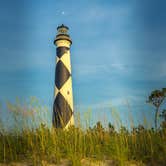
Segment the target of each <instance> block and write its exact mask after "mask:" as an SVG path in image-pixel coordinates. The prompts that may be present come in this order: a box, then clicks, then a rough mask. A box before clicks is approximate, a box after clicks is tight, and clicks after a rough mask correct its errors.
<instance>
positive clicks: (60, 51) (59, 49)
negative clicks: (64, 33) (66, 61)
mask: <svg viewBox="0 0 166 166" xmlns="http://www.w3.org/2000/svg"><path fill="white" fill-rule="evenodd" d="M68 50H69V48H68V47H64V46H63V47H57V49H56V55H57V56H58V57H59V58H61V57H62V56H63V54H65V53H67V51H68Z"/></svg>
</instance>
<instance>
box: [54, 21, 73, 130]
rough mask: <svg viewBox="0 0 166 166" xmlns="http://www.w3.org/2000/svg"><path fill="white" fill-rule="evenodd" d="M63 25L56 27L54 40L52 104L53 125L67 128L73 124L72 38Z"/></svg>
mask: <svg viewBox="0 0 166 166" xmlns="http://www.w3.org/2000/svg"><path fill="white" fill-rule="evenodd" d="M68 30H69V28H68V27H67V26H65V25H63V24H62V25H61V26H58V27H57V35H56V38H55V40H54V44H55V45H56V47H57V48H56V69H55V93H54V97H55V98H54V104H53V119H52V120H53V126H54V127H56V128H63V129H67V128H68V127H69V126H71V125H74V116H73V92H72V75H71V62H70V46H71V44H72V40H71V38H70V36H69V34H68Z"/></svg>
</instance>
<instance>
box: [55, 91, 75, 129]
mask: <svg viewBox="0 0 166 166" xmlns="http://www.w3.org/2000/svg"><path fill="white" fill-rule="evenodd" d="M72 114H73V113H72V110H71V108H70V106H69V104H68V103H67V101H66V100H65V98H64V97H63V95H62V94H61V93H60V92H59V93H58V94H57V96H56V98H55V101H54V106H53V125H54V127H56V128H64V127H65V126H66V125H67V123H68V122H69V120H70V118H71V116H72Z"/></svg>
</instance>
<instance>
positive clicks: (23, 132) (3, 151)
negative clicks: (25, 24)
mask: <svg viewBox="0 0 166 166" xmlns="http://www.w3.org/2000/svg"><path fill="white" fill-rule="evenodd" d="M34 100H35V99H33V100H32V101H31V102H30V103H31V104H29V105H28V106H27V105H26V106H25V105H22V104H21V103H19V102H17V104H11V103H9V102H8V103H7V110H8V111H9V112H10V116H11V117H10V118H8V121H5V123H6V125H7V124H8V125H7V126H8V127H6V126H5V125H4V124H5V123H4V121H3V119H2V116H0V117H1V120H0V163H11V162H22V163H23V162H26V163H28V165H37V166H38V165H49V164H55V165H56V164H57V165H58V164H59V163H60V162H61V161H62V160H63V159H66V160H67V161H69V162H68V165H73V166H79V165H86V163H85V162H84V161H85V160H86V159H89V160H91V161H110V163H111V164H110V165H129V164H127V163H128V162H134V163H135V162H136V163H137V165H166V157H165V156H166V123H165V121H163V123H161V125H160V127H159V128H158V129H153V128H150V129H147V128H145V127H144V126H142V125H138V126H136V127H133V128H132V129H131V130H128V129H127V128H126V127H124V126H120V128H119V129H118V130H116V129H115V127H114V125H112V124H111V123H109V124H108V126H107V127H103V126H102V124H101V122H97V124H96V125H94V126H93V127H87V128H83V127H81V125H77V126H75V127H74V126H71V127H70V128H69V129H68V130H62V129H55V128H52V127H51V126H49V125H47V124H48V123H49V122H48V121H47V120H48V119H47V116H48V110H47V108H46V107H41V106H40V104H39V103H38V102H36V101H34ZM37 112H41V114H40V115H39V113H37ZM76 120H77V121H79V118H77V119H76ZM78 124H79V123H78Z"/></svg>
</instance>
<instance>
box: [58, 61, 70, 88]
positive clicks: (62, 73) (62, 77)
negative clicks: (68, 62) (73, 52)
mask: <svg viewBox="0 0 166 166" xmlns="http://www.w3.org/2000/svg"><path fill="white" fill-rule="evenodd" d="M69 77H70V73H69V70H68V69H67V68H66V67H65V65H64V64H63V62H62V61H61V60H59V61H58V63H57V65H56V72H55V85H56V87H57V88H58V89H60V88H61V87H62V86H63V84H64V83H65V82H66V81H67V80H68V78H69Z"/></svg>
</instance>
